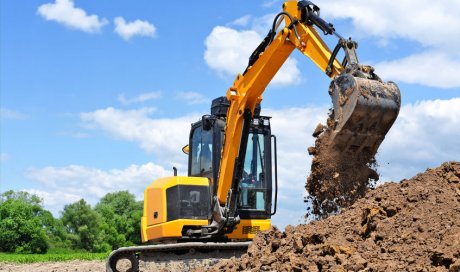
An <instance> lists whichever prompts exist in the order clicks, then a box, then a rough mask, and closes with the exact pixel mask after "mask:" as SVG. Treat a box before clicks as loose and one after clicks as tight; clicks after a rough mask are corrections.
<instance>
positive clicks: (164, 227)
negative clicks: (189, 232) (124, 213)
mask: <svg viewBox="0 0 460 272" xmlns="http://www.w3.org/2000/svg"><path fill="white" fill-rule="evenodd" d="M144 222H145V221H144V218H142V221H141V229H142V242H143V243H145V242H147V241H152V240H162V239H170V238H181V237H182V228H183V227H184V226H205V225H207V224H208V220H193V219H179V220H173V221H169V222H165V223H161V224H156V225H150V226H148V225H146V224H145V223H144Z"/></svg>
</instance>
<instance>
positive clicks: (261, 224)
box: [227, 219, 271, 240]
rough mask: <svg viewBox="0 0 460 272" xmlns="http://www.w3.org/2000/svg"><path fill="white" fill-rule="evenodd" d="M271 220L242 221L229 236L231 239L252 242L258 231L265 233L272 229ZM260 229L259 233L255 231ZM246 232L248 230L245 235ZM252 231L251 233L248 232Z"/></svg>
mask: <svg viewBox="0 0 460 272" xmlns="http://www.w3.org/2000/svg"><path fill="white" fill-rule="evenodd" d="M270 225H271V224H270V219H242V220H241V221H240V223H239V224H238V225H237V226H236V228H235V230H233V232H232V233H230V234H227V237H228V238H229V239H235V240H239V239H243V240H244V239H248V240H252V239H253V238H254V237H255V236H256V234H257V232H258V231H264V230H267V229H269V228H270ZM256 229H258V231H257V232H253V230H256ZM244 230H246V231H245V232H246V233H244ZM248 230H251V232H248Z"/></svg>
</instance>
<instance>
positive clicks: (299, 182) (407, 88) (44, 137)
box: [0, 0, 460, 228]
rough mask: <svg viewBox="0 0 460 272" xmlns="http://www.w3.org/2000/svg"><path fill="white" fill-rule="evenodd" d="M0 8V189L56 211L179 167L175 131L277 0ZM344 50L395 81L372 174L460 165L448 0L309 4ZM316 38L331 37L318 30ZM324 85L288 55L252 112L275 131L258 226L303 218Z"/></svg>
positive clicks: (263, 26) (78, 2) (183, 167)
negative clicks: (266, 217)
mask: <svg viewBox="0 0 460 272" xmlns="http://www.w3.org/2000/svg"><path fill="white" fill-rule="evenodd" d="M199 3H200V4H201V5H200V4H198V5H197V4H191V2H190V1H188V2H185V1H184V2H182V1H148V0H138V1H128V0H120V1H110V0H97V1H94V0H93V1H88V0H74V1H72V0H28V1H25V0H5V1H0V110H1V111H0V114H1V119H0V151H1V153H0V155H1V156H0V193H1V192H4V191H7V190H10V189H12V190H25V191H28V192H30V193H34V194H37V195H39V196H40V197H42V198H43V204H44V206H45V208H46V209H49V210H51V211H52V212H53V213H54V214H55V215H56V216H57V215H59V211H60V210H62V208H63V207H64V205H65V204H69V203H72V202H74V201H77V200H79V199H81V198H84V199H86V200H87V201H89V203H91V204H92V205H94V204H95V203H97V201H98V200H99V199H100V197H102V196H104V195H105V194H106V193H108V192H114V191H119V190H129V191H130V192H132V193H134V194H135V195H136V197H137V198H138V199H139V200H140V199H142V192H143V190H144V188H145V187H147V186H148V185H149V184H150V183H151V182H152V181H154V180H155V179H157V178H159V177H164V176H169V175H172V173H173V171H172V167H173V166H176V167H177V168H178V170H179V174H182V175H184V174H186V173H187V157H186V155H184V154H183V153H182V151H181V147H182V146H184V145H185V144H187V141H188V136H189V130H190V124H191V123H192V122H195V121H197V120H198V119H199V118H200V117H201V115H203V114H207V113H209V110H210V102H211V100H212V99H213V98H215V97H219V96H223V95H225V93H226V90H227V89H228V88H229V87H230V86H231V85H232V82H233V80H234V78H235V76H236V75H237V74H238V73H241V72H243V71H244V69H245V67H246V64H247V59H248V57H249V55H250V54H251V53H252V51H253V50H254V49H255V48H256V47H257V45H258V44H259V43H260V41H261V40H262V39H263V37H264V36H265V35H266V33H267V32H268V30H269V27H270V25H271V23H272V20H273V18H274V16H275V15H276V13H278V12H280V11H281V5H282V1H277V0H270V1H243V0H234V1H218V2H215V1H200V2H199ZM316 4H317V5H318V6H319V7H320V8H321V16H323V17H324V18H325V19H326V20H328V21H330V22H332V23H334V26H335V28H336V30H337V31H338V32H339V33H340V34H341V35H342V36H344V37H349V36H351V37H353V39H354V40H356V41H357V42H358V44H359V46H358V57H359V59H360V62H361V63H365V64H369V65H373V66H374V67H375V69H376V73H377V74H378V75H380V77H382V78H383V79H384V80H392V81H394V82H396V83H397V84H398V86H399V88H400V90H401V96H402V107H401V111H400V114H399V117H398V119H397V120H396V122H395V124H394V126H393V128H392V129H391V130H390V132H389V133H388V135H387V137H386V139H385V141H384V142H383V143H382V145H381V148H380V150H379V154H378V157H377V159H378V162H379V168H378V171H379V173H380V174H381V181H382V182H384V181H389V180H392V181H399V180H401V179H403V178H410V177H412V176H413V175H415V174H416V173H418V172H421V171H424V170H425V169H427V168H430V167H436V166H438V165H440V164H441V163H442V162H444V161H448V160H457V161H458V160H460V137H459V135H460V118H459V116H460V72H459V71H458V68H459V67H460V53H459V51H458V48H457V47H458V46H457V45H458V44H459V43H460V17H459V16H458V14H460V2H459V1H457V0H444V1H438V2H436V3H435V4H433V3H432V2H431V1H430V2H429V1H427V0H401V1H379V0H371V1H369V0H350V1H347V2H346V3H344V2H343V1H339V0H328V1H326V0H322V1H321V0H320V1H316ZM324 39H325V41H326V42H327V43H328V44H329V46H331V47H333V46H334V45H335V43H336V40H335V38H334V37H331V36H327V37H324ZM329 82H330V79H329V78H328V77H327V76H326V75H325V74H324V73H323V72H321V71H320V70H319V69H317V68H316V66H314V64H313V63H312V62H311V61H310V60H309V59H307V58H306V57H304V56H303V55H301V54H299V53H298V52H294V53H293V54H292V55H291V56H290V58H289V59H288V60H287V61H286V63H285V64H284V65H283V67H282V68H281V70H280V71H279V72H278V74H277V75H276V76H275V78H274V79H273V81H272V83H271V84H270V85H269V86H268V87H267V89H266V91H265V93H264V100H263V103H262V108H263V109H262V113H263V114H264V115H268V116H272V117H273V119H272V132H273V133H274V134H276V135H277V139H278V168H279V173H278V176H279V182H280V188H279V199H278V213H277V214H276V215H275V216H274V217H273V220H272V221H273V224H275V225H277V226H279V227H281V228H283V227H284V226H286V225H288V224H293V225H295V224H299V223H302V222H303V217H302V215H303V214H304V213H305V210H306V206H305V204H304V203H303V198H304V196H305V190H304V183H305V181H306V178H307V176H308V174H309V169H310V163H311V158H310V157H309V156H308V153H307V148H308V147H309V146H311V145H313V141H314V139H313V137H312V136H311V134H312V132H313V130H314V128H315V127H316V125H317V124H318V123H319V122H323V123H324V122H325V120H326V118H327V112H328V109H329V107H330V105H331V101H330V98H329V95H328V93H327V89H328V85H329Z"/></svg>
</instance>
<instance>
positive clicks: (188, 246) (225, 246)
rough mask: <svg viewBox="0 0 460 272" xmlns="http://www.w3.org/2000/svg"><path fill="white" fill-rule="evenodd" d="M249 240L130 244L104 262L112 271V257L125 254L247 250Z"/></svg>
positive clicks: (111, 271)
mask: <svg viewBox="0 0 460 272" xmlns="http://www.w3.org/2000/svg"><path fill="white" fill-rule="evenodd" d="M250 244H251V242H226V243H224V242H206V243H204V242H189V243H177V244H164V245H148V246H132V247H121V248H119V249H117V250H114V251H112V252H111V253H110V255H109V257H108V259H107V262H106V271H107V272H113V270H112V269H111V268H110V263H111V261H112V258H115V257H120V256H126V255H132V254H134V255H136V256H139V255H142V254H143V253H155V252H168V253H174V252H177V251H184V250H200V249H210V250H235V249H238V250H247V248H248V247H249V245H250Z"/></svg>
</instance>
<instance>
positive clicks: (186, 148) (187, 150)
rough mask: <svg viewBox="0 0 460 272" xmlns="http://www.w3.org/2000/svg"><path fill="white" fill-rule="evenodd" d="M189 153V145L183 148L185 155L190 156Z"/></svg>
mask: <svg viewBox="0 0 460 272" xmlns="http://www.w3.org/2000/svg"><path fill="white" fill-rule="evenodd" d="M189 151H190V149H189V146H188V145H186V146H184V147H182V152H184V153H185V154H187V155H188V152H189Z"/></svg>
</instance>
